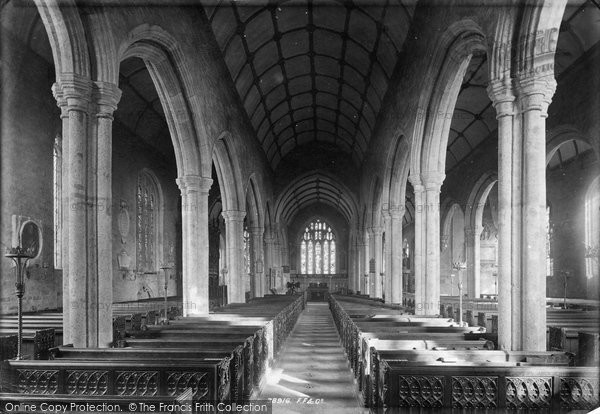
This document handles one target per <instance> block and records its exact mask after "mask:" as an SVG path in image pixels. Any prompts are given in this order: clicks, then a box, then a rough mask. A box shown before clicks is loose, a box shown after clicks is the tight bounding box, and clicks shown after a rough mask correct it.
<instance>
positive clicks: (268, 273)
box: [263, 231, 275, 294]
mask: <svg viewBox="0 0 600 414" xmlns="http://www.w3.org/2000/svg"><path fill="white" fill-rule="evenodd" d="M264 241H265V276H264V290H263V294H267V293H269V289H271V288H273V287H275V286H274V284H273V280H272V274H274V272H275V261H274V256H275V238H274V237H273V235H272V234H271V232H270V231H265V236H264Z"/></svg>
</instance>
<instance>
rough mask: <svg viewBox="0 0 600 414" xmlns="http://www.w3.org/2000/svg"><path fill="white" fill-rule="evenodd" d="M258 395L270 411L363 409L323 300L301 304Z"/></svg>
mask: <svg viewBox="0 0 600 414" xmlns="http://www.w3.org/2000/svg"><path fill="white" fill-rule="evenodd" d="M259 399H261V400H265V399H271V400H272V401H273V413H309V412H310V413H368V410H367V409H366V408H362V406H361V402H360V400H359V397H358V387H357V386H356V385H355V383H354V376H353V375H352V372H351V371H350V368H349V366H348V362H347V359H346V356H345V354H344V349H343V348H342V346H341V344H340V340H339V336H338V333H337V330H336V328H335V325H334V324H333V318H332V316H331V312H330V311H329V307H328V305H327V303H314V302H309V303H307V305H306V310H304V312H303V313H302V315H300V318H299V319H298V323H297V324H296V327H295V328H294V330H293V331H292V333H291V335H290V336H289V337H288V339H287V341H286V343H285V345H284V347H283V349H282V350H281V352H280V354H279V356H278V358H277V363H276V364H275V366H274V367H273V370H272V371H271V373H270V375H268V376H267V383H266V385H265V387H264V389H263V391H262V393H261V395H260V397H259Z"/></svg>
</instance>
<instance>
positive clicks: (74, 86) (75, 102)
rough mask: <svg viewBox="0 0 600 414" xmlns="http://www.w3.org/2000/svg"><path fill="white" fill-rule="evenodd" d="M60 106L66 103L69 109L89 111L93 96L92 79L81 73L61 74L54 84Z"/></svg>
mask: <svg viewBox="0 0 600 414" xmlns="http://www.w3.org/2000/svg"><path fill="white" fill-rule="evenodd" d="M52 92H53V94H54V98H55V99H56V101H57V103H58V106H59V107H62V106H63V105H66V107H67V109H68V110H69V111H71V110H75V111H82V112H87V111H88V110H89V105H90V102H91V98H92V81H91V80H90V79H87V78H84V77H81V76H79V75H75V74H71V75H64V74H63V75H61V76H60V80H59V81H58V82H56V83H54V85H53V86H52Z"/></svg>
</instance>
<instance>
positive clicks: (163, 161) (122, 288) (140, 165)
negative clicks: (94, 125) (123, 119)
mask: <svg viewBox="0 0 600 414" xmlns="http://www.w3.org/2000/svg"><path fill="white" fill-rule="evenodd" d="M170 161H171V160H169V159H168V157H166V156H165V155H163V154H160V153H158V152H156V150H153V149H152V147H150V146H149V145H148V144H146V143H144V142H143V141H141V140H140V139H139V138H137V137H135V136H131V133H129V132H128V131H126V130H124V129H123V128H120V125H119V124H118V123H115V126H114V128H113V207H112V208H113V212H114V214H113V268H114V272H113V301H115V302H119V301H125V300H137V299H145V298H149V297H157V296H158V297H162V296H163V295H164V293H163V292H164V288H163V285H164V273H163V271H162V270H160V265H161V264H163V263H164V264H168V265H170V266H174V268H173V269H170V270H169V274H170V280H169V285H168V289H167V293H168V294H169V296H171V295H175V294H181V292H177V283H176V279H177V275H178V274H179V273H180V272H181V264H180V260H179V254H177V252H176V246H177V238H178V237H181V235H180V231H181V230H180V229H179V230H178V229H177V223H178V217H179V215H180V212H179V211H178V205H177V201H178V198H179V189H178V188H177V184H176V183H175V178H176V171H175V164H174V162H170ZM143 170H145V171H149V172H150V174H152V175H154V176H155V177H156V179H157V181H158V185H159V187H160V192H161V193H162V200H161V201H162V202H161V203H160V205H159V206H158V208H159V211H158V213H159V215H162V220H159V221H162V231H161V229H160V228H158V229H157V233H158V234H157V246H156V248H157V252H158V258H157V262H156V263H155V267H156V269H155V272H151V273H142V272H140V271H138V268H139V266H138V264H137V262H136V237H137V236H136V225H137V215H136V192H137V183H138V176H139V174H140V172H141V171H143ZM125 211H126V212H125ZM125 216H128V222H129V225H128V226H124V225H123V224H121V225H120V223H123V222H124V221H127V220H126V219H124V217H125ZM120 218H123V220H121V219H120ZM124 227H127V230H126V231H125V228H124ZM123 252H126V253H127V256H128V257H129V260H130V265H129V269H128V270H126V269H124V268H121V267H120V266H119V265H120V263H119V260H118V258H119V255H120V254H121V255H122V254H123ZM121 257H122V256H121Z"/></svg>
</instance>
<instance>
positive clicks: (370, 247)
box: [365, 227, 377, 298]
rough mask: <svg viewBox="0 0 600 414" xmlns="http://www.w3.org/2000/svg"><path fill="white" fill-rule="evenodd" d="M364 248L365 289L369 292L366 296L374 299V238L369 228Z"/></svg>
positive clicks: (371, 229) (375, 293)
mask: <svg viewBox="0 0 600 414" xmlns="http://www.w3.org/2000/svg"><path fill="white" fill-rule="evenodd" d="M366 241H367V243H366V246H365V252H366V259H367V263H366V265H367V266H366V271H365V272H366V274H367V275H368V277H367V284H366V287H367V289H368V290H369V293H368V295H369V296H370V297H372V298H376V297H377V292H376V291H375V285H376V277H375V236H374V234H373V228H372V227H370V228H368V229H367V237H366Z"/></svg>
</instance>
